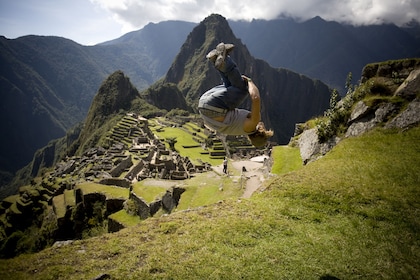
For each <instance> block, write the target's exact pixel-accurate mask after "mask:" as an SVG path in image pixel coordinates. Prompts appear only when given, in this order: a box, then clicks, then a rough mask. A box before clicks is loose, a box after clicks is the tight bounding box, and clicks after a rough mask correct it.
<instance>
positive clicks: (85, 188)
mask: <svg viewBox="0 0 420 280" xmlns="http://www.w3.org/2000/svg"><path fill="white" fill-rule="evenodd" d="M77 188H80V189H81V190H82V192H83V194H89V193H95V192H96V193H103V194H104V195H106V196H107V197H111V198H128V193H129V190H128V189H125V188H121V187H115V186H106V185H102V184H97V183H81V184H79V185H77Z"/></svg>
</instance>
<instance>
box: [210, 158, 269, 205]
mask: <svg viewBox="0 0 420 280" xmlns="http://www.w3.org/2000/svg"><path fill="white" fill-rule="evenodd" d="M263 160H264V157H261V158H255V159H252V160H239V161H230V165H229V166H231V167H232V166H233V168H235V169H236V170H237V171H239V172H241V174H242V176H243V178H244V179H245V180H246V185H245V189H244V193H243V195H242V197H243V198H250V197H251V196H252V194H253V193H254V192H255V191H257V190H258V189H259V188H260V187H261V185H262V183H263V182H264V180H265V177H264V163H263ZM214 169H215V170H216V171H217V172H220V174H222V173H223V166H222V165H219V166H215V167H214ZM244 169H245V170H246V171H243V170H244ZM228 172H229V170H228Z"/></svg>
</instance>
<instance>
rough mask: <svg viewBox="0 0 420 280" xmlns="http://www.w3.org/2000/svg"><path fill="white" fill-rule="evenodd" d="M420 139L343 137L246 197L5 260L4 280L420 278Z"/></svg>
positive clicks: (0, 267) (408, 135) (407, 135)
mask: <svg viewBox="0 0 420 280" xmlns="http://www.w3.org/2000/svg"><path fill="white" fill-rule="evenodd" d="M419 140H420V129H419V128H415V129H412V130H409V131H406V132H403V133H391V132H389V131H387V132H384V131H382V130H376V131H374V132H371V133H368V134H366V135H364V136H362V137H359V138H351V139H346V140H343V141H342V142H341V143H340V144H339V145H338V146H337V147H336V148H334V149H333V150H332V152H331V153H329V154H327V155H326V156H325V157H323V158H321V159H319V160H318V161H316V162H313V163H310V164H308V165H307V166H304V167H302V168H300V169H299V170H296V171H292V172H287V173H284V174H282V175H279V176H276V177H274V179H272V180H270V181H267V185H266V190H265V191H264V192H262V193H258V194H255V195H254V196H253V197H251V198H250V199H237V198H236V197H235V198H232V199H224V200H223V201H221V202H219V203H212V204H208V205H206V206H204V207H200V208H197V209H194V210H191V211H177V212H175V213H172V214H171V215H167V216H162V217H159V218H150V219H147V220H145V221H142V222H141V223H140V224H139V225H137V226H133V227H130V228H128V229H124V230H122V231H120V232H118V233H114V234H105V235H103V236H100V237H94V238H91V239H88V240H80V241H75V242H74V243H73V244H71V245H68V246H62V247H59V248H58V247H52V248H49V249H46V250H44V251H42V252H39V253H37V254H33V255H21V256H19V257H17V258H15V259H10V260H0V278H1V279H94V278H95V277H97V276H98V275H101V274H103V273H107V274H109V275H110V276H111V277H112V279H333V278H332V277H336V278H338V279H418V276H419V275H420V263H419V259H420V218H419V217H420V188H419V186H420V178H419V172H418V170H419V169H418V167H419V166H420V157H419V155H420V141H419ZM274 154H275V153H274ZM286 158H287V157H284V158H280V159H279V158H277V157H275V161H279V160H280V161H282V160H284V159H286ZM283 165H285V163H283V164H282V166H283ZM280 169H281V168H280ZM286 169H289V168H286ZM291 169H293V168H291ZM203 180H205V181H203ZM226 180H228V179H227V177H226ZM200 182H202V183H206V184H208V185H215V186H216V185H217V184H218V182H216V181H214V182H213V181H211V180H210V179H204V178H202V179H201V180H200ZM232 186H234V185H232ZM191 187H192V188H193V187H194V186H191ZM199 187H200V185H199V184H196V185H195V188H197V189H198V188H199ZM206 195H207V196H208V197H216V196H217V194H216V193H215V192H212V191H211V190H209V191H208V193H206ZM191 197H193V196H191ZM328 277H329V278H328Z"/></svg>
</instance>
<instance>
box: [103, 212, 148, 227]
mask: <svg viewBox="0 0 420 280" xmlns="http://www.w3.org/2000/svg"><path fill="white" fill-rule="evenodd" d="M109 218H111V219H115V220H116V221H118V222H120V223H121V224H123V225H124V226H126V227H131V226H135V225H137V224H139V223H140V222H141V219H140V217H139V216H133V215H130V214H128V213H127V212H126V211H125V210H120V211H118V212H116V213H113V214H111V215H109Z"/></svg>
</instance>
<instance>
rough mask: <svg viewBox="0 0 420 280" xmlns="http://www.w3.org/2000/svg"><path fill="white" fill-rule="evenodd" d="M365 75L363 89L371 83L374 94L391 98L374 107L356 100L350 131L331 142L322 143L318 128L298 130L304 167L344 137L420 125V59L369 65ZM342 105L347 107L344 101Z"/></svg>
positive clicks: (348, 128) (328, 140)
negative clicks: (382, 128) (380, 128)
mask: <svg viewBox="0 0 420 280" xmlns="http://www.w3.org/2000/svg"><path fill="white" fill-rule="evenodd" d="M363 74H364V76H363V78H362V81H363V83H364V84H363V83H362V84H361V85H360V87H359V88H363V86H366V85H368V86H369V84H368V83H371V84H372V86H371V87H370V91H371V92H370V93H371V94H378V92H377V91H379V93H380V94H382V95H384V94H385V96H388V95H390V96H389V98H383V99H379V101H378V102H373V103H372V104H370V103H368V102H366V101H364V100H363V99H362V100H359V101H357V100H356V103H355V104H354V105H353V106H352V107H351V112H350V114H349V118H348V120H347V123H346V124H344V125H345V126H346V127H347V129H346V132H345V133H344V135H343V136H342V137H341V138H340V137H337V136H336V135H334V136H332V137H330V138H329V139H327V141H320V139H319V135H318V132H317V128H312V129H309V130H305V131H303V132H302V131H300V130H297V133H295V136H297V135H299V139H298V145H299V148H300V154H301V158H302V161H303V163H304V164H306V163H309V162H311V161H314V160H316V159H318V158H319V157H321V156H323V155H325V154H326V153H327V152H329V151H330V150H331V149H332V148H333V147H334V146H335V145H337V144H338V142H339V141H340V140H341V139H343V137H344V138H346V137H355V136H359V135H361V134H363V133H366V132H368V131H369V130H372V129H374V128H375V127H378V126H383V127H384V128H386V129H390V128H397V129H403V130H404V129H408V128H410V127H413V126H417V125H418V124H419V123H420V59H408V60H403V61H393V62H389V63H380V64H372V65H368V66H366V67H365V69H364V70H363ZM378 80H379V81H380V82H379V83H378ZM378 85H379V86H378ZM356 91H357V89H356ZM387 100H395V102H388V101H387ZM338 106H343V102H340V103H339V105H338ZM336 109H337V110H344V109H343V108H336Z"/></svg>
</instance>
